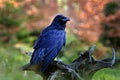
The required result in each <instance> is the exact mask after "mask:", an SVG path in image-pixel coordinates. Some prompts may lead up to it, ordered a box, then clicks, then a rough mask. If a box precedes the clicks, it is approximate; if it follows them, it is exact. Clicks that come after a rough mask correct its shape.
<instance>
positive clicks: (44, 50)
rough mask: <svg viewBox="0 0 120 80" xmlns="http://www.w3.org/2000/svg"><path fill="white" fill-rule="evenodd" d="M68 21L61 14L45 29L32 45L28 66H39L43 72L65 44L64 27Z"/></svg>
mask: <svg viewBox="0 0 120 80" xmlns="http://www.w3.org/2000/svg"><path fill="white" fill-rule="evenodd" d="M69 20H70V19H69V18H68V17H65V16H63V15H61V14H59V15H56V16H55V18H54V19H53V21H52V23H51V24H50V25H49V26H48V27H46V28H45V29H44V30H43V31H42V32H41V34H40V35H39V37H38V39H37V40H36V42H35V44H34V52H33V54H32V57H31V60H30V64H31V65H34V64H40V65H41V71H42V72H44V71H45V70H46V68H47V67H48V65H49V64H50V63H51V62H52V61H53V60H54V58H55V57H56V56H57V55H58V53H59V52H60V50H61V49H62V47H63V46H65V43H66V32H65V27H66V23H67V21H69Z"/></svg>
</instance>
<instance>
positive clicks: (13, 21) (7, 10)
mask: <svg viewBox="0 0 120 80" xmlns="http://www.w3.org/2000/svg"><path fill="white" fill-rule="evenodd" d="M4 5H5V7H4V8H1V9H0V24H2V25H4V26H6V27H16V26H20V25H21V23H23V22H24V21H25V17H22V14H23V13H24V12H23V10H22V8H21V7H17V8H16V7H14V5H13V4H12V3H10V2H5V3H4Z"/></svg>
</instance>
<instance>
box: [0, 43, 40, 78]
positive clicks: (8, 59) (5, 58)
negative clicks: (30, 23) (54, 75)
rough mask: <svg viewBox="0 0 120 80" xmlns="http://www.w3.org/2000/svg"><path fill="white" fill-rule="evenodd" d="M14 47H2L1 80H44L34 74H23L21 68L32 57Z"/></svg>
mask: <svg viewBox="0 0 120 80" xmlns="http://www.w3.org/2000/svg"><path fill="white" fill-rule="evenodd" d="M21 53H22V52H21V51H20V50H18V49H15V48H13V47H12V46H8V47H5V46H3V45H0V80H42V78H41V77H40V76H39V75H36V74H34V73H33V72H23V71H21V70H20V67H21V66H22V65H24V64H26V63H28V62H29V59H30V57H29V56H25V55H24V54H21Z"/></svg>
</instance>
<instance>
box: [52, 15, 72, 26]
mask: <svg viewBox="0 0 120 80" xmlns="http://www.w3.org/2000/svg"><path fill="white" fill-rule="evenodd" d="M67 21H70V19H69V18H68V17H65V16H63V15H61V14H59V15H57V16H55V18H54V19H53V22H52V24H55V25H59V26H60V27H63V28H65V27H66V23H67Z"/></svg>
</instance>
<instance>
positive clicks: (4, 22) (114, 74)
mask: <svg viewBox="0 0 120 80" xmlns="http://www.w3.org/2000/svg"><path fill="white" fill-rule="evenodd" d="M58 13H61V14H64V15H66V16H68V17H70V19H71V21H70V22H68V24H67V29H66V32H67V44H66V46H65V47H64V48H63V49H62V51H61V53H62V54H60V55H59V58H60V59H61V60H62V61H63V62H65V63H68V64H69V63H70V62H72V60H74V59H75V58H77V57H78V56H79V55H80V53H81V52H83V51H85V50H87V49H88V48H89V47H90V46H91V45H93V44H95V45H97V48H96V50H95V52H94V55H93V56H94V57H95V58H96V59H103V58H106V57H110V56H111V48H112V47H114V48H115V50H116V56H117V57H118V58H120V0H0V80H42V77H40V76H39V75H36V74H34V72H22V71H20V70H19V68H20V67H21V66H22V65H24V64H26V63H28V62H29V60H30V57H29V56H27V55H26V54H25V52H28V51H33V49H32V47H33V44H34V42H35V40H36V39H37V37H38V35H39V33H40V32H41V30H42V29H43V28H44V27H46V26H47V25H49V24H50V22H51V20H52V19H53V17H54V16H55V15H56V14H58ZM119 75H120V69H104V70H101V71H99V72H97V73H96V74H95V76H94V77H93V80H120V76H119Z"/></svg>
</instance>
